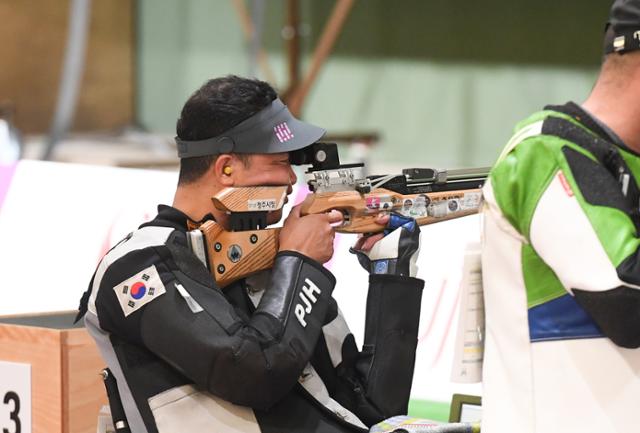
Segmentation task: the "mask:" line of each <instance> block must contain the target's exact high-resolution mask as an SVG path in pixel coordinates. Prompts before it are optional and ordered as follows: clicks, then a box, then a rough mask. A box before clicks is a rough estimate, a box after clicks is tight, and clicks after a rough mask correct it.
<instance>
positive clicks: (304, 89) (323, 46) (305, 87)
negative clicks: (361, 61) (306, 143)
mask: <svg viewBox="0 0 640 433" xmlns="http://www.w3.org/2000/svg"><path fill="white" fill-rule="evenodd" d="M353 2H354V0H338V1H337V2H336V5H335V7H334V8H333V12H332V13H331V17H330V18H329V22H328V23H327V25H326V26H325V29H324V32H323V33H322V36H321V38H320V41H319V42H318V46H317V47H316V50H315V51H314V53H313V59H312V61H311V67H310V68H309V72H308V73H307V75H306V77H305V78H304V81H303V82H302V85H301V86H300V87H299V88H298V90H296V92H295V93H294V94H293V95H292V97H291V100H290V101H289V104H288V106H289V110H291V113H293V114H294V115H300V111H301V110H302V104H304V100H305V98H306V97H307V93H309V90H310V89H311V86H312V85H313V83H314V81H315V79H316V76H317V75H318V72H319V71H320V68H321V67H322V65H323V64H324V61H325V60H326V58H327V57H328V56H329V54H330V53H331V50H332V49H333V45H334V44H335V42H336V40H337V39H338V35H339V34H340V30H342V26H343V25H344V22H345V21H346V19H347V17H348V16H349V12H350V11H351V7H352V6H353Z"/></svg>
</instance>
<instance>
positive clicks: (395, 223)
mask: <svg viewBox="0 0 640 433" xmlns="http://www.w3.org/2000/svg"><path fill="white" fill-rule="evenodd" d="M419 250H420V226H418V224H416V222H415V220H414V219H412V218H407V217H404V216H402V215H398V214H391V215H390V216H389V219H388V222H387V230H385V232H384V235H381V234H377V235H372V236H369V237H362V238H360V239H358V242H356V244H355V245H354V246H353V247H352V248H351V249H350V251H351V252H352V253H353V254H356V255H357V256H358V261H359V262H360V264H361V265H362V267H363V268H365V269H366V270H367V271H369V273H371V274H388V275H403V276H408V277H415V276H416V274H417V272H418V267H417V266H416V259H417V257H418V252H419Z"/></svg>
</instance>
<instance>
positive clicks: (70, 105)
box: [42, 0, 91, 160]
mask: <svg viewBox="0 0 640 433" xmlns="http://www.w3.org/2000/svg"><path fill="white" fill-rule="evenodd" d="M90 19H91V0H71V4H70V8H69V32H68V33H67V46H66V51H65V58H64V63H63V68H62V77H61V79H60V88H59V91H58V101H57V104H56V111H55V113H54V116H53V121H52V122H51V129H50V131H49V137H48V139H47V145H46V148H45V151H44V154H43V155H42V159H44V160H49V159H51V157H52V156H53V151H54V149H55V147H56V144H57V143H58V142H59V141H60V139H61V138H62V137H64V135H65V134H66V133H67V131H68V130H69V127H70V126H71V123H72V121H73V116H74V114H75V109H76V103H77V101H78V91H79V89H80V85H81V84H82V73H83V72H84V58H85V54H86V49H85V48H86V45H87V34H88V31H89V22H90Z"/></svg>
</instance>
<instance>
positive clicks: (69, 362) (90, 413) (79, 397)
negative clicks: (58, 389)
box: [62, 329, 107, 433]
mask: <svg viewBox="0 0 640 433" xmlns="http://www.w3.org/2000/svg"><path fill="white" fill-rule="evenodd" d="M62 345H63V348H62V359H63V365H62V367H63V369H62V377H63V381H62V383H63V391H62V395H63V431H64V432H65V433H93V432H95V431H96V422H97V418H98V412H99V411H100V408H101V407H102V405H105V404H107V396H106V392H105V390H104V385H103V384H102V377H101V376H100V375H99V373H100V371H101V370H102V369H103V368H104V366H105V364H104V361H103V360H102V358H101V357H100V353H99V352H98V348H97V347H96V344H95V342H94V340H93V338H91V336H90V335H89V333H88V332H87V331H86V329H69V330H65V331H62Z"/></svg>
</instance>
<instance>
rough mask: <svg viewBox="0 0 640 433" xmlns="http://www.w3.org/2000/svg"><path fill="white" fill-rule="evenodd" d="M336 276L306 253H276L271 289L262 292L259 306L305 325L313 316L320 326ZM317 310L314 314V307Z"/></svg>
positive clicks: (285, 318) (284, 320)
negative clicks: (263, 293) (305, 254)
mask: <svg viewBox="0 0 640 433" xmlns="http://www.w3.org/2000/svg"><path fill="white" fill-rule="evenodd" d="M334 286H335V278H334V277H333V275H332V274H331V273H330V272H329V271H327V270H326V269H324V268H323V267H322V266H321V265H319V264H317V263H315V262H313V261H312V260H309V259H308V258H307V257H305V256H303V255H300V254H297V253H294V252H290V251H287V252H286V253H281V254H279V255H278V256H277V257H276V262H275V265H274V267H273V273H272V276H271V286H270V290H267V291H266V292H265V295H264V296H263V298H262V300H261V302H260V307H259V308H260V310H262V311H264V312H268V313H269V314H271V315H273V316H275V317H276V319H278V320H279V321H281V323H283V325H285V323H286V322H287V321H288V318H289V316H290V315H292V316H293V317H290V318H289V320H293V321H295V322H297V323H298V324H300V326H301V327H302V328H307V327H308V326H309V324H310V321H311V320H312V319H311V318H312V317H317V319H313V320H314V321H318V324H317V325H318V327H320V326H322V319H323V318H324V315H325V313H326V310H327V307H328V303H329V302H328V300H329V299H330V297H331V292H332V291H333V288H334ZM318 310H321V311H319V314H316V311H318Z"/></svg>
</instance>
